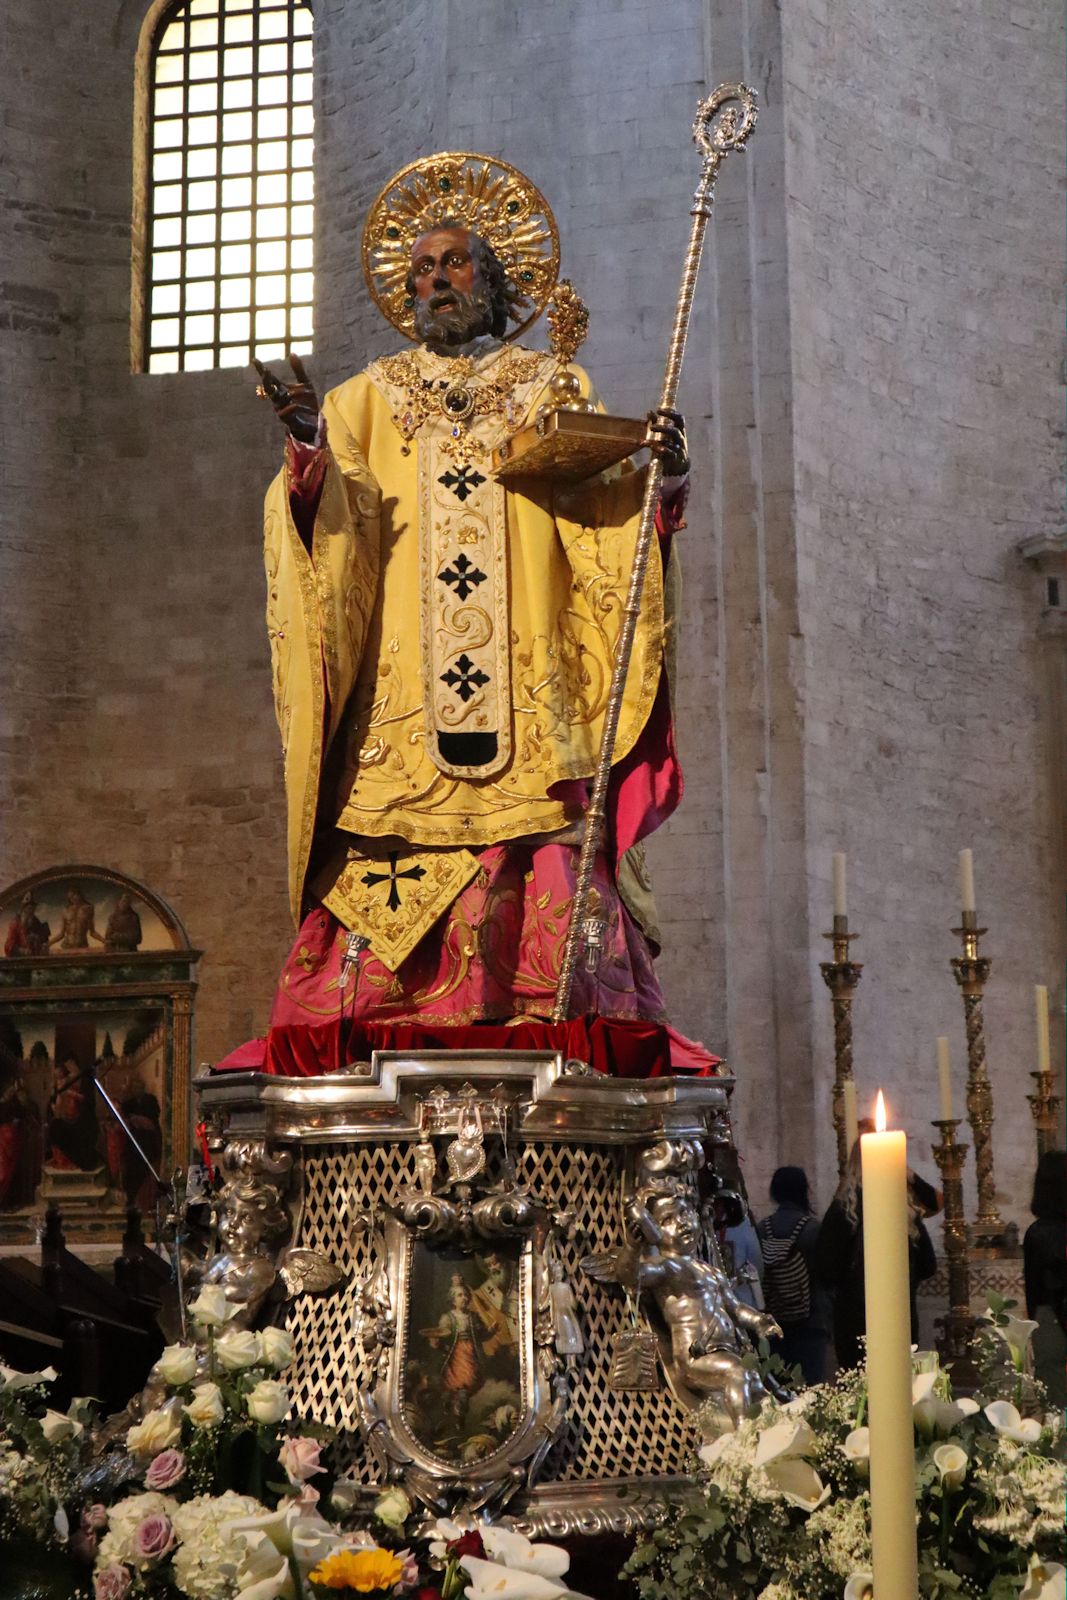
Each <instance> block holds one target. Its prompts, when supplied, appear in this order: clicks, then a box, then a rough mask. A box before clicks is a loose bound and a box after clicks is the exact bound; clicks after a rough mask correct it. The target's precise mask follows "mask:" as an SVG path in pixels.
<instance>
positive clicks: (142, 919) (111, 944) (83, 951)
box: [0, 867, 188, 961]
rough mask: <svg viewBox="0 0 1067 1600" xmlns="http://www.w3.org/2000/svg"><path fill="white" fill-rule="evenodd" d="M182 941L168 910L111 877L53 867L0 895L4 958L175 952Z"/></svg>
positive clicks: (103, 871) (0, 940)
mask: <svg viewBox="0 0 1067 1600" xmlns="http://www.w3.org/2000/svg"><path fill="white" fill-rule="evenodd" d="M187 942H188V941H187V940H186V938H185V936H184V933H183V932H182V930H181V928H180V927H179V925H178V923H177V920H176V918H175V917H174V915H173V913H172V912H171V911H170V909H169V907H168V906H166V905H165V903H164V902H163V901H162V900H160V899H159V897H158V896H157V895H153V894H151V893H150V892H149V891H147V890H146V889H144V888H143V886H142V885H140V884H136V883H134V882H133V880H132V879H129V878H126V877H123V876H122V875H121V874H119V873H114V872H109V871H107V870H106V869H104V868H101V867H57V868H51V869H49V870H48V871H47V872H39V873H36V874H34V876H33V877H32V878H23V879H22V880H21V882H19V883H15V884H12V885H10V886H9V887H8V888H6V889H4V890H3V891H2V892H0V954H2V955H3V956H4V957H6V958H8V959H11V958H18V957H23V958H25V957H33V958H35V959H38V960H39V959H40V958H41V957H42V956H49V957H52V958H55V959H58V958H66V959H67V960H68V961H69V960H71V959H73V958H75V957H84V956H102V955H108V956H119V955H132V954H136V953H138V952H141V951H153V950H173V949H181V948H184V947H185V946H186V945H187Z"/></svg>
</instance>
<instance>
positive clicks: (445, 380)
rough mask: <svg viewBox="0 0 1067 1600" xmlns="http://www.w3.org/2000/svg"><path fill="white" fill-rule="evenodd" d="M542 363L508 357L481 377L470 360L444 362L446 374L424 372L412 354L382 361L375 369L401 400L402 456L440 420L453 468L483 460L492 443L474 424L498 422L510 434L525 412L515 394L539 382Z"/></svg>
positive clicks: (532, 357)
mask: <svg viewBox="0 0 1067 1600" xmlns="http://www.w3.org/2000/svg"><path fill="white" fill-rule="evenodd" d="M543 360H544V358H543V357H542V356H539V355H536V354H529V353H526V352H522V351H509V352H508V353H507V354H506V355H505V356H504V357H503V358H502V359H501V360H500V361H498V362H496V363H495V364H494V365H493V367H492V368H491V370H490V371H489V372H488V373H485V374H484V375H483V374H482V373H479V371H478V370H477V368H476V367H475V364H474V362H473V361H472V360H471V359H470V357H468V356H458V357H456V358H455V359H454V360H451V361H447V362H443V363H442V366H443V367H444V369H445V370H444V371H441V370H440V368H432V369H430V370H429V371H427V370H425V369H424V367H423V365H422V363H421V362H420V360H419V357H418V355H416V353H415V352H414V351H410V350H405V351H404V352H402V354H400V355H396V356H385V357H383V358H382V360H381V361H379V363H378V365H379V367H380V369H381V372H382V375H383V377H384V378H385V380H386V382H387V383H389V384H391V385H392V387H393V388H394V389H398V390H399V391H400V393H401V395H402V400H401V404H400V405H399V406H398V407H397V409H396V410H395V411H394V413H393V426H394V427H395V428H396V429H397V431H398V433H400V435H401V436H402V438H403V440H404V450H405V452H407V451H408V450H409V447H410V444H411V441H412V439H414V437H415V435H416V434H417V433H418V432H419V431H420V429H422V428H424V427H425V426H426V424H427V423H428V422H431V423H432V422H436V421H438V420H439V419H444V421H445V422H446V423H447V424H448V433H447V435H446V437H445V438H444V439H443V440H442V448H443V449H444V451H445V453H446V454H447V455H448V456H449V457H450V458H451V459H452V460H453V461H455V462H456V463H457V464H458V463H459V462H460V461H468V462H469V461H471V460H472V459H481V458H483V457H484V456H485V455H486V454H487V452H488V450H489V449H490V448H491V441H486V440H483V439H480V438H479V437H478V435H477V433H476V432H474V431H473V429H472V424H475V423H477V422H478V421H480V420H482V419H491V418H498V419H499V420H500V421H501V422H503V424H504V425H505V427H507V428H513V427H514V426H515V425H516V424H517V423H518V422H519V421H521V419H522V416H523V414H524V410H525V408H524V406H523V405H522V404H521V402H520V401H519V400H518V399H517V398H516V396H515V393H514V391H515V389H516V388H517V386H518V385H520V384H526V383H529V382H530V381H531V380H532V379H534V378H536V377H537V376H538V374H539V373H540V370H541V367H542V364H543Z"/></svg>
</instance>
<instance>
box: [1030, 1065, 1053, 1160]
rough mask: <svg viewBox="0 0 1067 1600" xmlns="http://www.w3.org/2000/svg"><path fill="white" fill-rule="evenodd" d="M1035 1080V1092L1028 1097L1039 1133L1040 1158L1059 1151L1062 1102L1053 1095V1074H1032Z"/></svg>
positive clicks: (1038, 1147)
mask: <svg viewBox="0 0 1067 1600" xmlns="http://www.w3.org/2000/svg"><path fill="white" fill-rule="evenodd" d="M1030 1076H1031V1078H1033V1080H1034V1092H1033V1094H1028V1095H1027V1097H1026V1098H1027V1100H1029V1102H1030V1110H1031V1112H1032V1114H1033V1118H1034V1128H1035V1129H1036V1132H1037V1154H1038V1157H1039V1158H1040V1157H1041V1156H1043V1155H1044V1154H1045V1152H1046V1150H1058V1149H1059V1148H1060V1140H1059V1138H1058V1134H1059V1126H1060V1116H1059V1113H1060V1106H1061V1104H1062V1101H1061V1099H1060V1097H1059V1095H1058V1094H1053V1092H1052V1090H1053V1078H1052V1073H1051V1072H1040V1071H1039V1072H1031V1074H1030Z"/></svg>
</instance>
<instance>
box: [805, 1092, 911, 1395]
mask: <svg viewBox="0 0 1067 1600" xmlns="http://www.w3.org/2000/svg"><path fill="white" fill-rule="evenodd" d="M860 1132H861V1133H873V1132H874V1125H873V1123H869V1122H868V1123H861V1124H860ZM908 1199H909V1202H910V1204H909V1210H910V1223H909V1229H908V1278H909V1291H910V1292H909V1301H910V1310H911V1342H912V1344H917V1343H918V1339H919V1308H918V1305H917V1303H916V1295H917V1294H918V1290H919V1285H920V1283H922V1282H923V1281H924V1280H925V1279H926V1278H932V1277H933V1275H934V1273H935V1272H936V1271H937V1257H936V1255H935V1254H934V1247H933V1244H932V1243H931V1240H930V1235H929V1234H928V1233H927V1231H926V1228H925V1227H924V1225H923V1217H924V1216H925V1217H932V1216H933V1215H934V1214H935V1213H936V1212H938V1211H940V1209H941V1197H940V1195H939V1194H938V1192H937V1190H936V1189H935V1188H933V1187H932V1185H930V1184H929V1183H927V1182H925V1180H924V1179H922V1178H920V1177H919V1176H918V1175H917V1174H916V1173H914V1172H912V1171H911V1170H910V1169H909V1171H908ZM812 1265H813V1268H814V1270H815V1272H816V1273H817V1274H818V1275H819V1277H820V1278H822V1280H823V1281H824V1282H825V1283H828V1284H830V1285H832V1287H833V1290H834V1317H833V1325H834V1348H835V1349H836V1351H837V1364H838V1366H839V1367H858V1366H860V1365H861V1364H862V1362H863V1347H862V1345H861V1343H860V1340H861V1339H862V1338H863V1336H864V1335H865V1333H866V1332H867V1306H866V1302H865V1299H864V1289H863V1185H862V1178H861V1168H860V1141H859V1140H858V1139H857V1140H856V1142H855V1144H854V1145H853V1146H852V1150H851V1153H850V1154H849V1158H848V1164H847V1166H846V1167H845V1172H844V1176H843V1177H842V1179H841V1182H840V1183H839V1184H838V1187H837V1193H836V1195H835V1196H834V1198H833V1199H832V1200H831V1202H830V1206H829V1209H828V1211H827V1213H826V1215H825V1217H823V1219H822V1225H821V1227H820V1228H819V1237H818V1241H817V1243H816V1245H815V1251H814V1254H813V1257H812Z"/></svg>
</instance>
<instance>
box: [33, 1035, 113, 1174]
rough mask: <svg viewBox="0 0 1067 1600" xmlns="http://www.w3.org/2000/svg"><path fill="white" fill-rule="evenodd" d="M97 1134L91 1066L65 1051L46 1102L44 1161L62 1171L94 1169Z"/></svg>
mask: <svg viewBox="0 0 1067 1600" xmlns="http://www.w3.org/2000/svg"><path fill="white" fill-rule="evenodd" d="M99 1136H100V1127H99V1124H98V1122H97V1120H96V1089H95V1087H94V1084H93V1072H92V1068H91V1067H89V1068H84V1067H82V1066H81V1065H80V1064H79V1062H78V1060H77V1057H76V1056H74V1055H65V1056H64V1057H63V1058H62V1060H60V1061H59V1062H58V1063H57V1065H56V1077H55V1087H54V1089H53V1090H52V1097H51V1099H50V1101H49V1103H48V1121H47V1125H46V1144H47V1148H46V1151H45V1165H46V1166H49V1167H55V1168H58V1169H59V1170H60V1171H62V1172H94V1171H95V1170H96V1168H97V1167H99V1165H100V1148H99Z"/></svg>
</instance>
